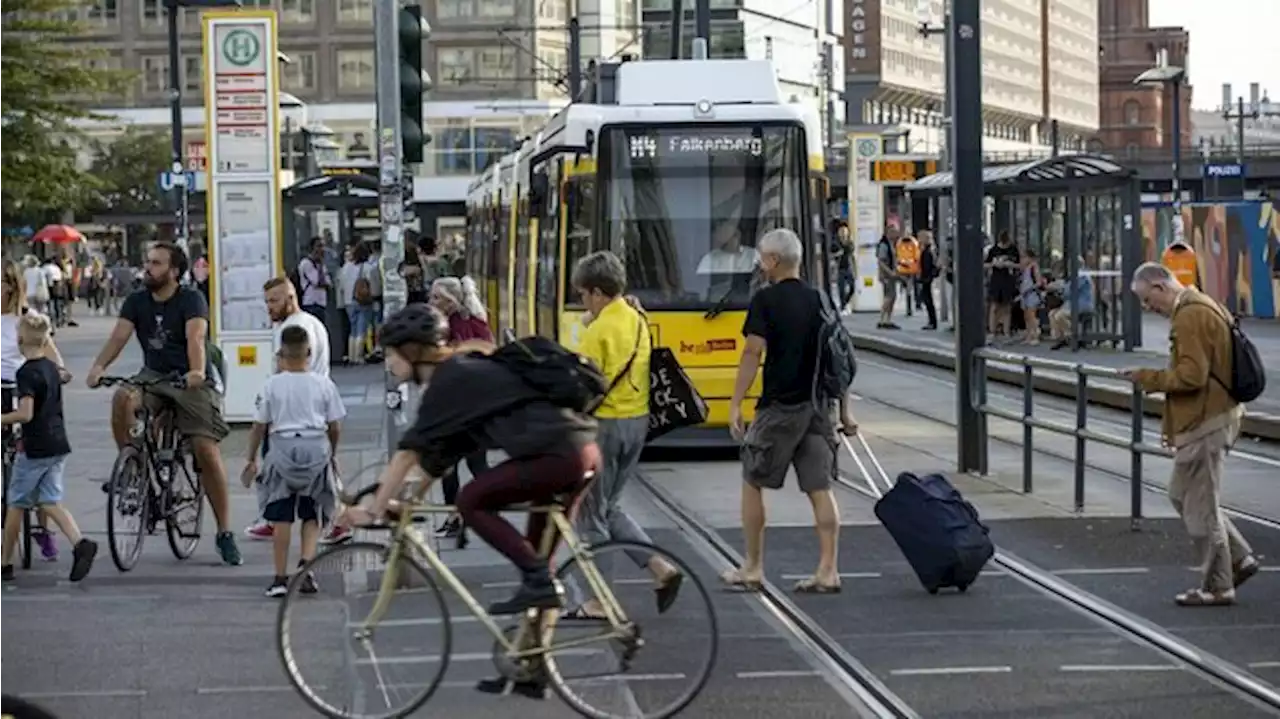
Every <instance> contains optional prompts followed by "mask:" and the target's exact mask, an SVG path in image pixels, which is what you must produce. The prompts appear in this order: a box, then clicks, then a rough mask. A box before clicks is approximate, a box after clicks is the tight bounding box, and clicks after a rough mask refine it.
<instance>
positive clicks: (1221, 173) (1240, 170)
mask: <svg viewBox="0 0 1280 719" xmlns="http://www.w3.org/2000/svg"><path fill="white" fill-rule="evenodd" d="M1201 171H1202V173H1203V174H1204V176H1205V177H1244V165H1240V164H1234V163H1233V164H1230V165H1210V164H1206V165H1204V166H1203V167H1202V168H1201Z"/></svg>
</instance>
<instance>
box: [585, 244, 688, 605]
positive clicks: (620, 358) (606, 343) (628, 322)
mask: <svg viewBox="0 0 1280 719" xmlns="http://www.w3.org/2000/svg"><path fill="white" fill-rule="evenodd" d="M571 280H572V283H573V288H574V289H575V290H576V291H577V292H578V294H579V295H580V296H581V297H582V304H583V305H584V306H585V307H586V309H587V313H588V314H587V317H588V319H587V322H588V324H587V326H586V328H585V329H584V330H583V332H582V338H581V341H580V342H579V345H578V347H577V348H576V349H577V351H578V352H579V353H580V354H582V356H584V357H586V358H588V359H590V360H591V361H592V362H595V363H596V366H597V367H599V368H600V371H601V372H603V373H604V376H605V377H608V378H609V381H610V382H611V383H612V387H611V388H610V390H609V393H608V394H607V395H606V396H605V398H604V402H603V403H601V405H600V408H599V409H598V410H596V420H597V421H598V422H599V430H598V433H597V435H596V444H597V445H598V446H599V447H600V456H601V467H600V470H599V472H598V473H597V475H596V478H595V482H594V483H592V485H591V487H590V489H588V491H587V493H586V495H585V496H584V497H583V499H582V506H581V508H580V509H579V513H578V524H579V533H580V534H581V536H582V539H583V541H584V542H586V543H587V544H599V543H601V542H605V541H607V540H609V539H617V540H627V541H634V542H644V543H646V544H652V540H650V539H649V535H648V534H646V533H645V531H644V529H642V528H641V527H640V525H639V524H637V523H636V521H635V520H634V519H632V518H631V516H630V515H628V514H627V513H626V511H624V510H623V509H622V507H620V506H618V502H619V500H620V499H622V491H623V489H624V488H625V487H626V483H627V480H628V479H630V477H631V475H632V473H633V472H635V469H636V465H637V464H639V463H640V452H641V450H643V449H644V444H645V438H646V437H647V435H648V433H649V351H650V349H651V344H650V338H649V323H648V322H647V321H645V318H644V316H643V315H641V314H640V312H639V311H637V310H636V308H634V307H632V306H631V304H630V303H628V302H627V300H626V298H625V297H624V296H623V293H624V292H625V290H626V282H627V271H626V268H625V267H624V266H623V264H622V260H620V259H619V258H618V256H617V255H615V254H613V253H612V252H596V253H593V254H590V255H587V256H586V257H584V258H582V259H581V260H580V261H579V262H578V264H577V266H576V267H575V268H574V270H573V276H572V278H571ZM631 559H632V561H634V562H635V563H636V565H637V566H639V567H647V568H648V569H649V571H650V573H652V574H653V578H654V581H655V582H656V586H655V590H654V591H655V592H656V593H657V602H658V611H659V612H665V611H666V610H667V609H669V608H670V607H671V605H672V604H673V603H674V602H675V600H676V595H677V594H678V593H679V591H680V584H681V583H682V582H683V581H684V577H683V575H681V574H680V572H679V570H677V569H676V568H675V567H673V566H671V565H670V564H668V563H667V562H665V561H664V560H662V559H661V558H660V557H656V556H644V555H640V556H634V555H633V556H631ZM574 593H575V594H576V592H574ZM574 599H575V602H574V604H573V606H574V609H573V610H572V611H571V612H570V613H569V614H568V617H570V618H577V619H596V618H599V617H600V616H601V613H600V608H599V607H598V606H595V600H590V601H588V602H585V603H581V602H578V601H576V600H577V599H578V598H577V597H575V598H574Z"/></svg>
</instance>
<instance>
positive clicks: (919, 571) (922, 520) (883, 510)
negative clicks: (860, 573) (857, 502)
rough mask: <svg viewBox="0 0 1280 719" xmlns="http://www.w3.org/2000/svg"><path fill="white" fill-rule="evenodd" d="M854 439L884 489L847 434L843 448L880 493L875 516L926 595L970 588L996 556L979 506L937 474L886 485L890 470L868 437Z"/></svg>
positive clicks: (907, 477)
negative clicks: (878, 457)
mask: <svg viewBox="0 0 1280 719" xmlns="http://www.w3.org/2000/svg"><path fill="white" fill-rule="evenodd" d="M858 439H859V440H860V442H861V443H862V448H863V450H864V451H865V452H866V455H867V458H868V460H870V463H871V464H872V466H873V467H874V468H875V470H876V472H877V473H878V475H879V480H880V481H882V482H883V483H884V485H885V486H886V487H887V488H888V490H887V491H885V492H883V493H882V492H881V491H880V488H879V486H878V485H877V478H876V476H874V475H872V474H871V473H869V472H867V470H866V465H865V464H864V463H863V461H862V459H861V458H860V457H859V456H858V453H857V452H856V451H855V450H854V448H853V445H852V444H851V443H850V442H849V440H848V438H844V443H845V449H847V450H848V451H849V453H850V455H852V456H853V460H854V463H855V464H856V465H857V466H858V469H859V470H861V471H862V474H863V476H864V477H865V478H866V480H867V483H868V484H869V485H870V486H871V488H872V489H873V490H874V493H875V494H876V495H877V496H878V497H879V499H878V500H877V501H876V505H875V513H876V518H878V519H879V520H880V523H881V524H883V525H884V528H885V529H887V530H889V535H890V536H892V537H893V541H894V542H895V543H897V545H898V548H899V549H900V550H902V554H903V556H905V557H906V559H907V562H908V563H909V564H910V565H911V568H912V569H913V570H915V573H916V576H917V577H919V578H920V583H921V584H923V585H924V588H925V589H926V590H928V592H929V593H930V594H937V593H938V590H939V589H941V588H943V587H955V588H956V589H958V590H960V591H961V592H963V591H965V590H966V589H968V588H969V585H970V584H973V582H974V581H975V580H976V579H977V578H978V574H979V573H981V572H982V568H983V567H984V566H986V564H987V562H988V561H989V560H990V559H991V557H992V556H994V555H995V546H994V545H993V544H992V543H991V538H990V536H988V532H989V530H988V529H987V527H986V525H984V524H983V523H982V520H981V519H980V518H979V517H978V510H977V509H975V508H974V506H973V505H972V504H970V503H969V502H968V501H966V500H965V498H964V497H963V496H961V494H960V492H959V490H957V489H956V488H955V487H953V486H951V483H950V482H948V481H947V478H946V477H943V476H942V475H940V474H927V475H925V476H923V477H918V476H916V475H914V474H912V473H910V472H903V473H901V474H899V475H898V481H897V482H895V483H893V484H892V486H890V482H889V476H888V474H886V473H885V471H884V468H883V467H882V466H881V465H880V462H879V460H877V459H876V457H875V453H873V452H872V451H871V447H870V446H868V445H867V441H866V439H865V438H863V437H862V436H861V435H859V436H858Z"/></svg>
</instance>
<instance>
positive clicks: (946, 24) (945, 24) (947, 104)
mask: <svg viewBox="0 0 1280 719" xmlns="http://www.w3.org/2000/svg"><path fill="white" fill-rule="evenodd" d="M950 30H951V11H950V10H949V9H948V10H947V11H946V13H945V14H944V15H943V19H942V38H943V56H942V67H943V72H942V83H943V90H942V142H941V143H940V144H941V148H939V152H938V172H947V171H949V170H950V169H951V106H952V104H953V103H952V101H953V100H954V99H955V94H954V92H953V90H954V88H952V86H951V71H950V69H949V68H950V67H951V59H952V57H953V56H954V53H953V52H952V44H951V31H950ZM951 200H952V198H951V197H949V196H947V195H943V196H942V197H940V198H938V236H939V237H940V238H942V239H943V240H944V241H945V246H946V247H947V248H948V249H947V256H946V258H945V259H946V261H947V262H951V263H954V262H955V247H956V233H955V228H954V226H953V223H952V219H953V218H952V215H951V205H952V202H951ZM951 276H952V277H955V265H954V264H953V265H952V272H951ZM938 289H939V290H940V295H941V296H940V297H939V298H938V299H939V300H940V302H941V307H940V308H939V309H940V310H941V312H940V317H939V319H940V320H941V321H942V322H951V321H952V319H951V293H952V292H954V291H955V288H954V287H948V286H947V281H946V278H945V277H943V279H942V282H939V283H938ZM948 290H950V292H949V291H948Z"/></svg>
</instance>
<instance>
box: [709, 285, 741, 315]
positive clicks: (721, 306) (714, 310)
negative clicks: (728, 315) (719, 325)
mask: <svg viewBox="0 0 1280 719" xmlns="http://www.w3.org/2000/svg"><path fill="white" fill-rule="evenodd" d="M734 289H735V288H733V287H730V288H729V289H728V290H725V293H724V294H723V295H721V296H720V299H718V300H716V303H715V304H714V305H711V309H709V310H707V313H706V314H705V315H703V316H702V318H703V319H704V320H712V319H715V318H716V317H719V316H720V313H722V312H724V310H725V308H726V307H728V306H729V299H730V298H731V297H733V295H734Z"/></svg>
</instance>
